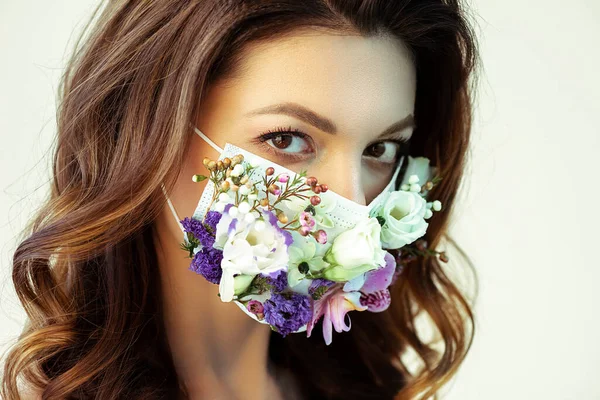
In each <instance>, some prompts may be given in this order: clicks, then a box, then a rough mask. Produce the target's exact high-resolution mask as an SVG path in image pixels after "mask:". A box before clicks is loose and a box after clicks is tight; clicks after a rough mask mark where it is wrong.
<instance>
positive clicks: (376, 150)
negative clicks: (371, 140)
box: [367, 142, 385, 157]
mask: <svg viewBox="0 0 600 400" xmlns="http://www.w3.org/2000/svg"><path fill="white" fill-rule="evenodd" d="M367 152H368V153H369V155H371V156H372V157H381V156H382V155H383V154H384V153H385V143H382V142H379V143H375V144H372V145H371V146H369V147H368V148H367Z"/></svg>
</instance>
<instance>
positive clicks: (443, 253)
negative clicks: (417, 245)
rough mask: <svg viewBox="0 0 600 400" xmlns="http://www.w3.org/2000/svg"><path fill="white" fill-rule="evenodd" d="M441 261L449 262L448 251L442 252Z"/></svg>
mask: <svg viewBox="0 0 600 400" xmlns="http://www.w3.org/2000/svg"><path fill="white" fill-rule="evenodd" d="M440 261H441V262H445V263H447V262H448V256H447V255H446V253H445V252H443V251H442V252H441V253H440Z"/></svg>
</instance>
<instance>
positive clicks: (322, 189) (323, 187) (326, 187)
mask: <svg viewBox="0 0 600 400" xmlns="http://www.w3.org/2000/svg"><path fill="white" fill-rule="evenodd" d="M319 186H320V187H321V193H325V192H326V191H328V190H329V186H327V185H326V184H324V183H321V184H320V185H319Z"/></svg>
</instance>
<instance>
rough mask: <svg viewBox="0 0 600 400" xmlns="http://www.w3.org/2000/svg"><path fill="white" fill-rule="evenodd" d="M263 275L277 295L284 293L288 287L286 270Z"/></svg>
mask: <svg viewBox="0 0 600 400" xmlns="http://www.w3.org/2000/svg"><path fill="white" fill-rule="evenodd" d="M261 275H262V276H264V277H265V278H266V281H267V283H268V284H269V285H272V286H273V291H274V292H276V293H279V292H283V291H284V290H285V288H287V286H288V280H287V271H286V270H285V269H280V270H279V271H275V272H271V273H270V274H261Z"/></svg>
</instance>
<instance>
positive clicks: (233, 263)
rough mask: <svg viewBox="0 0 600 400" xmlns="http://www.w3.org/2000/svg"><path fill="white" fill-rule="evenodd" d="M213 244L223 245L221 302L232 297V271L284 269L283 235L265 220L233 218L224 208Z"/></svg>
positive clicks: (240, 272)
mask: <svg viewBox="0 0 600 400" xmlns="http://www.w3.org/2000/svg"><path fill="white" fill-rule="evenodd" d="M221 222H223V223H221ZM259 222H260V223H259ZM257 228H258V229H257ZM214 247H216V248H222V249H223V261H222V262H221V268H222V269H223V274H222V277H221V282H220V284H219V294H220V296H221V301H224V302H227V301H231V300H233V296H234V294H235V280H234V275H236V274H243V275H251V276H254V275H257V274H259V273H264V274H269V273H271V272H275V271H278V270H280V269H286V270H287V264H288V261H289V256H288V249H287V247H288V245H287V244H286V238H285V236H284V235H283V234H282V233H281V230H279V229H278V228H277V227H276V226H273V225H272V223H270V222H269V221H264V222H263V221H260V220H256V221H253V222H252V223H248V222H247V221H245V220H239V219H237V220H236V219H233V218H231V216H229V215H228V213H227V212H226V213H224V214H223V216H222V217H221V220H220V221H219V223H218V224H217V232H216V240H215V245H214Z"/></svg>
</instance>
